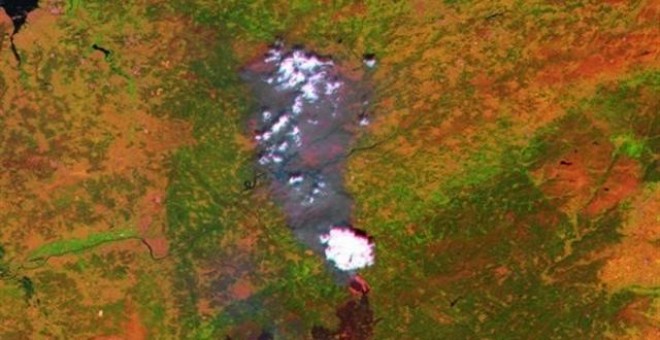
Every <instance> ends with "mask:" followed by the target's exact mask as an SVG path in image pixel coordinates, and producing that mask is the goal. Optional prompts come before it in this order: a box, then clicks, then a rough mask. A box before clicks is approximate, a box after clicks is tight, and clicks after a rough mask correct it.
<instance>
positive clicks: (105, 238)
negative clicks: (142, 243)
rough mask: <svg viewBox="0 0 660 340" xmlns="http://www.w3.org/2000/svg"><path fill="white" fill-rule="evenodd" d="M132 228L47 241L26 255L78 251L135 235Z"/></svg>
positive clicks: (60, 253) (34, 256) (48, 255)
mask: <svg viewBox="0 0 660 340" xmlns="http://www.w3.org/2000/svg"><path fill="white" fill-rule="evenodd" d="M137 236H138V235H137V231H136V230H134V229H128V228H127V229H117V230H110V231H107V232H102V233H96V234H92V235H90V236H88V237H86V238H73V239H66V240H61V241H55V242H52V243H47V244H45V245H43V246H41V247H39V248H37V249H35V250H34V251H32V252H31V253H30V254H29V255H28V260H36V259H42V258H48V257H51V256H61V255H65V254H69V253H78V252H81V251H85V250H87V249H90V248H94V247H97V246H99V245H101V244H104V243H108V242H115V241H121V240H126V239H130V238H135V237H137Z"/></svg>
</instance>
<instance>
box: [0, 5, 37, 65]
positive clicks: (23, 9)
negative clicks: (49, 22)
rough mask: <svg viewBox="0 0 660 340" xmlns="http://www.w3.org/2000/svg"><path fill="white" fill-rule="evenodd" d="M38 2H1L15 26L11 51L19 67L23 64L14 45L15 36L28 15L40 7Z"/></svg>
mask: <svg viewBox="0 0 660 340" xmlns="http://www.w3.org/2000/svg"><path fill="white" fill-rule="evenodd" d="M38 2H39V0H0V7H2V8H4V9H5V13H7V16H8V17H9V18H10V19H11V22H12V24H13V25H14V30H13V31H12V33H11V37H10V41H11V51H12V53H13V54H14V57H15V58H16V61H17V62H18V64H19V65H20V64H21V56H20V55H19V54H18V51H17V50H16V45H14V35H16V34H17V33H18V32H19V31H20V30H21V27H23V25H25V22H26V21H27V16H28V13H30V12H32V11H33V10H35V9H36V8H37V7H39V4H38Z"/></svg>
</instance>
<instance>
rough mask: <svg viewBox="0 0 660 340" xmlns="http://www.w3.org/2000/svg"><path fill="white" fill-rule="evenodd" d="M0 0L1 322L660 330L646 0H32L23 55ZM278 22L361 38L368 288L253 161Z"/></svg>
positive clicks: (653, 47)
mask: <svg viewBox="0 0 660 340" xmlns="http://www.w3.org/2000/svg"><path fill="white" fill-rule="evenodd" d="M2 14H3V15H0V225H1V226H2V227H1V228H0V338H2V339H181V338H190V339H218V338H225V337H231V338H233V339H256V338H258V337H259V336H262V338H268V336H274V337H275V338H276V339H304V338H311V337H312V336H315V337H317V338H323V337H333V336H334V337H339V336H341V334H344V336H352V337H353V338H356V339H360V338H366V337H372V338H374V339H404V338H405V339H439V338H443V339H472V338H479V339H484V338H485V339H519V338H525V339H544V338H549V339H561V338H566V339H590V338H612V339H626V338H627V339H657V338H660V260H659V257H658V253H659V251H660V250H659V247H660V239H659V235H660V216H659V211H660V203H659V202H660V187H659V185H658V180H659V179H660V173H659V171H658V170H659V169H658V151H659V148H660V139H659V136H660V123H659V122H658V116H659V114H658V113H659V111H660V101H659V99H658V98H660V29H659V28H658V22H659V21H660V5H659V3H658V2H657V1H652V0H635V1H614V0H613V1H562V2H560V1H531V2H529V1H525V2H522V1H509V0H506V1H489V2H477V1H468V0H445V1H423V0H419V1H387V2H385V1H372V0H365V1H354V2H353V1H341V0H339V1H305V0H297V1H279V0H276V1H264V0H254V1H243V0H231V1H221V2H218V1H211V0H192V1H179V0H175V1H168V2H163V1H155V0H136V1H131V2H124V1H101V0H85V1H81V0H67V1H62V0H42V1H40V2H39V8H37V9H35V10H33V11H31V12H30V13H29V15H28V17H27V22H26V23H25V24H24V25H23V26H22V27H21V30H20V32H18V33H17V34H15V35H14V36H13V42H14V45H15V48H16V52H17V54H18V55H19V57H20V61H21V62H20V64H19V63H18V62H17V58H16V57H15V55H14V54H13V53H12V51H11V47H10V39H9V37H10V35H11V34H12V31H13V24H12V21H11V20H10V18H9V17H7V16H6V15H4V13H2ZM278 37H279V38H282V39H283V40H284V41H287V42H289V43H291V44H304V45H305V47H307V48H309V49H310V50H313V51H316V52H317V53H319V54H323V55H331V56H332V58H333V60H334V61H335V62H336V63H337V64H338V65H340V66H339V67H341V72H342V73H343V74H344V75H346V76H347V77H355V79H359V78H361V77H363V76H364V74H363V72H364V68H363V64H362V58H363V55H364V54H374V55H375V57H376V60H377V65H376V67H375V68H374V69H373V70H370V71H367V72H371V73H370V77H371V81H372V82H373V86H374V90H373V98H372V100H371V101H372V103H371V104H370V107H369V110H368V111H367V112H366V114H367V116H368V118H369V120H370V121H371V124H370V125H368V126H367V127H365V128H363V129H362V130H361V131H359V132H358V134H357V136H356V140H355V142H354V145H353V152H351V153H350V156H349V159H348V160H347V167H346V169H345V173H344V178H345V180H346V184H347V188H348V190H349V191H350V193H351V195H352V196H353V200H354V202H355V207H354V217H353V220H354V224H355V225H357V226H359V227H360V228H362V229H364V230H366V231H368V233H369V234H370V235H372V236H373V237H374V239H375V242H376V254H377V255H376V256H377V257H376V263H375V265H374V266H372V267H370V268H368V269H366V270H363V271H362V272H361V275H362V277H364V279H365V280H366V281H367V282H368V283H369V286H370V287H371V290H370V292H369V294H368V299H360V298H358V297H354V296H352V295H351V293H350V291H349V290H348V289H347V288H346V287H343V286H340V285H337V284H336V282H335V281H334V280H333V278H332V276H331V274H330V273H329V272H328V270H327V266H326V264H325V263H324V259H323V258H322V257H321V256H318V255H317V254H315V253H312V252H310V251H309V250H308V249H307V248H306V247H305V246H303V245H301V244H300V243H298V242H297V241H296V239H295V237H294V236H293V235H292V234H291V232H290V231H289V229H288V228H287V227H286V222H285V217H284V215H283V213H282V211H281V210H280V209H279V207H278V206H277V205H276V204H274V203H273V202H272V200H271V197H270V195H269V191H268V186H267V185H266V184H265V183H263V181H259V180H257V182H256V185H255V186H254V188H252V189H251V190H246V188H245V186H244V182H245V181H252V180H253V179H254V176H255V175H254V161H255V155H254V147H255V145H254V143H253V141H252V140H251V136H250V134H249V131H247V130H246V117H249V116H250V115H251V114H252V113H253V112H252V110H253V109H254V107H253V105H254V101H253V99H252V98H251V97H250V91H249V89H248V88H247V87H246V86H245V84H244V83H243V82H242V81H241V80H240V77H239V71H240V69H241V68H242V67H244V66H245V65H247V64H249V63H250V62H251V61H253V60H255V58H258V57H260V56H261V55H262V54H263V53H264V52H265V51H266V50H267V46H268V44H270V43H272V42H273V41H274V40H275V39H276V38H278ZM106 52H107V53H106Z"/></svg>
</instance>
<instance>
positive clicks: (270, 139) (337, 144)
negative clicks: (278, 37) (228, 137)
mask: <svg viewBox="0 0 660 340" xmlns="http://www.w3.org/2000/svg"><path fill="white" fill-rule="evenodd" d="M242 76H243V79H244V80H245V81H246V82H247V83H248V84H249V85H250V87H251V88H252V90H253V92H254V94H255V96H256V100H257V101H258V104H259V105H260V110H258V112H256V113H255V115H254V117H253V118H252V119H251V121H250V124H251V128H252V129H253V131H254V139H255V141H256V142H257V149H258V152H259V154H258V161H257V162H258V167H260V168H261V169H263V170H265V171H266V172H267V173H268V174H269V176H270V178H271V184H270V185H271V189H272V191H273V195H274V199H275V200H276V201H277V202H278V203H279V204H280V205H281V206H282V208H283V209H284V211H285V213H286V216H287V218H288V224H289V226H290V227H291V228H292V229H293V231H294V233H295V235H296V236H297V237H298V239H300V240H301V241H302V242H304V243H305V244H306V245H307V246H309V247H310V248H312V249H313V250H315V251H317V252H320V253H324V254H325V255H326V258H327V259H328V260H329V261H330V262H331V263H333V264H334V266H335V267H336V268H337V269H339V270H340V271H346V272H349V273H350V272H354V271H355V270H356V269H359V268H362V267H365V266H369V265H372V264H373V262H374V254H373V247H374V245H373V243H372V242H371V239H370V238H369V237H368V236H367V235H366V234H365V233H364V232H361V231H359V230H357V229H355V228H353V227H352V226H351V223H350V217H351V209H352V205H353V202H352V199H351V197H350V196H349V195H348V193H347V192H346V191H345V189H344V185H343V179H342V172H343V167H344V161H345V159H346V156H347V154H348V147H349V143H350V142H351V140H352V136H353V130H354V129H355V128H356V126H357V125H358V123H360V124H364V123H365V122H366V121H365V120H364V119H361V120H360V119H359V118H360V115H359V113H360V112H361V111H362V110H363V109H364V105H365V104H366V103H365V102H364V100H363V98H362V93H360V90H359V89H360V85H359V84H358V83H356V82H354V81H351V80H349V79H348V78H346V77H342V76H341V74H340V73H339V71H338V70H337V67H336V65H334V63H333V62H332V60H330V59H328V58H323V57H320V56H318V55H315V54H313V53H308V52H306V51H304V50H302V49H300V48H294V49H292V50H284V48H283V46H282V44H281V43H278V44H276V45H275V46H273V47H272V48H271V49H270V50H269V51H268V53H267V54H266V55H265V56H264V58H263V59H261V60H258V61H257V62H255V63H253V64H251V65H249V66H248V67H247V69H246V70H245V71H244V72H243V74H242Z"/></svg>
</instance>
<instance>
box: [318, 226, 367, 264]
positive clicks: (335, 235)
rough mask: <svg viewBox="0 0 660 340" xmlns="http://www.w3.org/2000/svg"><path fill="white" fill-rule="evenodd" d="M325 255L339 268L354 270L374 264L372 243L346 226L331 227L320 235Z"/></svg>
mask: <svg viewBox="0 0 660 340" xmlns="http://www.w3.org/2000/svg"><path fill="white" fill-rule="evenodd" d="M320 241H321V243H322V244H324V245H325V246H326V248H325V256H326V258H327V259H328V261H332V262H333V263H334V264H335V267H337V268H338V269H340V270H356V269H360V268H364V267H367V266H371V265H373V264H374V244H373V243H372V242H371V241H369V239H368V238H367V237H366V236H361V235H358V234H356V233H355V231H354V230H352V229H350V228H346V227H333V228H332V229H330V232H329V233H327V234H323V235H321V236H320Z"/></svg>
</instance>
